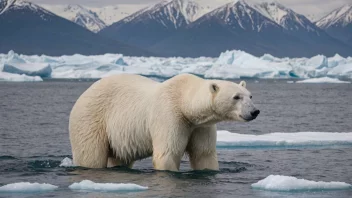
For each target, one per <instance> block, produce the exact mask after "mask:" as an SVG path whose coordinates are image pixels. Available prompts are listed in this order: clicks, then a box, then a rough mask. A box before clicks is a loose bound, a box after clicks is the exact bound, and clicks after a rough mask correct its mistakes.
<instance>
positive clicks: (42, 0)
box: [32, 0, 352, 14]
mask: <svg viewBox="0 0 352 198" xmlns="http://www.w3.org/2000/svg"><path fill="white" fill-rule="evenodd" d="M158 1H160V0H32V2H34V3H39V4H80V5H83V6H92V7H93V6H94V7H102V6H107V5H117V4H152V3H155V2H158ZM196 1H197V0H196ZM199 1H211V2H224V1H226V0H198V2H199ZM249 1H251V2H262V1H266V0H249ZM268 1H270V0H268ZM276 1H278V2H280V3H282V4H283V5H286V6H288V7H290V8H291V9H293V10H295V11H296V12H299V13H302V14H310V13H313V14H319V13H320V14H321V13H327V12H330V11H332V10H333V9H335V8H338V7H340V6H342V5H344V4H348V3H352V0H276Z"/></svg>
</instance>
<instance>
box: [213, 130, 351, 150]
mask: <svg viewBox="0 0 352 198" xmlns="http://www.w3.org/2000/svg"><path fill="white" fill-rule="evenodd" d="M216 145H217V147H218V148H264V147H270V148H271V147H306V146H343V145H345V146H346V145H347V146H352V132H349V133H327V132H298V133H268V134H264V135H249V134H239V133H231V132H229V131H218V132H217V144H216Z"/></svg>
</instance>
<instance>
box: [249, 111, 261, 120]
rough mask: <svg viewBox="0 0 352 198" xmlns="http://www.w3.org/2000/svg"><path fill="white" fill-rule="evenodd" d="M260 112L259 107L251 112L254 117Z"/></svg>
mask: <svg viewBox="0 0 352 198" xmlns="http://www.w3.org/2000/svg"><path fill="white" fill-rule="evenodd" d="M259 113H260V111H259V109H255V110H254V111H252V112H251V116H252V117H253V119H255V118H257V116H258V115H259Z"/></svg>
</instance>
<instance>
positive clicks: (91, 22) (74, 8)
mask: <svg viewBox="0 0 352 198" xmlns="http://www.w3.org/2000/svg"><path fill="white" fill-rule="evenodd" d="M42 6H43V7H45V8H47V9H48V10H50V11H52V12H53V13H55V14H57V15H58V16H61V17H63V18H66V19H68V20H70V21H73V22H75V23H77V24H78V25H80V26H82V27H84V28H87V29H88V30H91V31H93V32H98V31H100V30H101V29H103V28H105V27H106V24H105V22H104V21H103V20H101V19H100V18H99V16H98V15H97V13H95V12H93V11H91V10H90V9H87V8H85V7H83V6H80V5H65V6H62V5H54V6H52V5H42Z"/></svg>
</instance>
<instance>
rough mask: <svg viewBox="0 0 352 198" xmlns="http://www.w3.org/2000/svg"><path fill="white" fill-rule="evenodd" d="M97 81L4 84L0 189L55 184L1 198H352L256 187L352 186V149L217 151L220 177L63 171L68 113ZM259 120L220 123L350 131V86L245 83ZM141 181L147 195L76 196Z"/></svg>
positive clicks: (262, 129)
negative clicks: (292, 183) (89, 188)
mask: <svg viewBox="0 0 352 198" xmlns="http://www.w3.org/2000/svg"><path fill="white" fill-rule="evenodd" d="M92 83H93V82H89V81H88V82H75V81H45V82H40V83H5V82H0V186H2V185H5V184H9V183H15V182H23V181H25V182H39V183H50V184H53V185H56V186H59V189H57V190H55V191H52V192H45V193H36V194H33V193H22V194H20V193H15V194H14V193H12V194H9V193H7V194H5V193H0V197H309V198H310V197H317V198H318V197H319V198H320V197H352V190H338V191H314V192H294V193H293V192H291V193H290V192H269V191H263V190H254V189H252V188H251V184H253V183H255V182H257V181H259V180H261V179H263V178H265V177H267V176H268V175H271V174H275V175H287V176H294V177H297V178H304V179H307V180H314V181H326V182H330V181H341V182H346V183H350V184H352V152H351V149H352V147H351V145H336V146H329V147H297V148H285V147H282V148H265V147H263V148H255V149H246V148H236V149H232V148H226V147H224V148H218V154H219V163H220V171H219V172H202V171H201V172H199V171H191V170H190V168H189V163H188V162H187V158H184V160H183V161H182V164H181V171H180V172H179V173H174V172H160V171H154V170H153V168H152V163H151V160H150V159H146V160H142V161H139V162H137V163H136V165H135V166H134V168H133V170H131V169H126V168H110V169H98V170H96V169H86V168H73V167H71V168H69V167H66V168H65V167H59V165H60V162H61V160H63V159H64V158H65V157H71V150H70V143H69V137H68V129H67V128H68V118H69V112H70V110H71V108H72V106H73V104H74V102H75V101H76V99H77V98H78V97H79V95H80V94H81V93H82V92H83V91H84V90H85V89H87V88H88V87H89V86H90V85H91V84H92ZM247 86H248V89H249V90H250V91H251V92H252V94H253V100H254V101H255V103H256V104H257V105H258V107H259V108H260V110H261V114H260V116H259V117H258V119H256V120H255V121H253V122H250V123H221V124H219V126H218V128H219V129H220V130H228V131H232V132H235V133H248V134H264V133H271V132H287V133H289V132H301V131H303V132H305V131H314V132H352V122H351V117H352V86H351V85H350V84H287V83H286V81H279V80H275V81H274V80H266V81H264V80H260V82H259V83H255V82H254V81H248V84H247ZM85 179H88V180H92V181H94V182H100V183H107V182H113V183H136V184H138V185H142V186H148V187H149V189H148V190H146V191H142V192H129V193H117V192H114V193H102V192H78V191H72V190H70V189H69V188H68V186H69V185H71V184H72V183H74V182H80V181H82V180H85Z"/></svg>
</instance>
